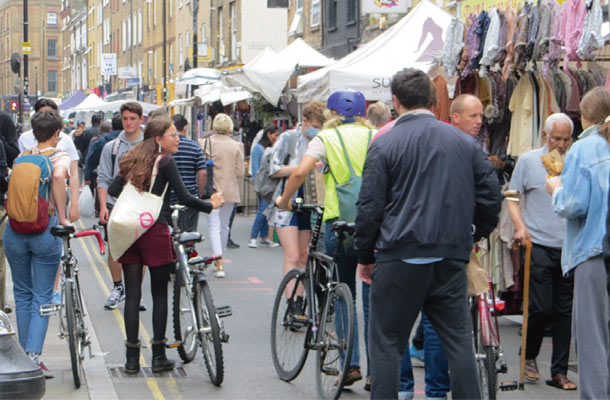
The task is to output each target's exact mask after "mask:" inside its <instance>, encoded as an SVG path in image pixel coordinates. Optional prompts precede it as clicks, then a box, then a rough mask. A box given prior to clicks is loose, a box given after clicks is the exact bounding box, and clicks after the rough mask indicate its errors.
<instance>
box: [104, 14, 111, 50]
mask: <svg viewBox="0 0 610 400" xmlns="http://www.w3.org/2000/svg"><path fill="white" fill-rule="evenodd" d="M108 43H110V18H106V19H105V20H104V44H108Z"/></svg>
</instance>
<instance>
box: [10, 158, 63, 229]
mask: <svg viewBox="0 0 610 400" xmlns="http://www.w3.org/2000/svg"><path fill="white" fill-rule="evenodd" d="M56 153H57V150H55V149H50V150H47V151H45V152H43V153H38V154H32V151H31V150H27V151H25V152H24V153H23V154H22V155H20V156H19V157H17V158H16V159H15V161H14V163H13V170H12V172H11V175H10V178H9V183H8V194H7V199H6V213H7V214H8V218H9V223H10V224H11V228H12V229H13V230H14V231H15V232H17V233H41V232H44V230H45V229H46V228H47V226H49V215H52V214H53V210H52V209H51V208H50V207H49V198H50V194H51V181H52V179H53V164H52V163H51V159H50V157H51V156H53V155H54V154H56Z"/></svg>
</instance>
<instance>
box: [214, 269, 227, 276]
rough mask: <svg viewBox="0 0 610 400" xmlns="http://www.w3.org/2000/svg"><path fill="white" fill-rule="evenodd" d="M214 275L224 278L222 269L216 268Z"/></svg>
mask: <svg viewBox="0 0 610 400" xmlns="http://www.w3.org/2000/svg"><path fill="white" fill-rule="evenodd" d="M214 276H215V277H216V278H224V277H225V270H224V269H217V270H216V272H214Z"/></svg>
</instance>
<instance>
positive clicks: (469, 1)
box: [459, 0, 525, 21]
mask: <svg viewBox="0 0 610 400" xmlns="http://www.w3.org/2000/svg"><path fill="white" fill-rule="evenodd" d="M459 4H460V19H461V20H462V21H466V20H467V19H468V16H469V15H470V14H475V15H479V14H480V13H481V11H483V10H491V9H492V8H497V9H498V10H506V9H508V8H512V9H513V10H515V11H517V10H518V9H520V8H521V7H522V6H523V4H525V0H465V1H462V2H460V3H459Z"/></svg>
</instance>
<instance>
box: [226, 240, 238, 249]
mask: <svg viewBox="0 0 610 400" xmlns="http://www.w3.org/2000/svg"><path fill="white" fill-rule="evenodd" d="M227 247H228V248H230V249H239V245H238V244H237V243H235V242H234V241H232V240H231V239H229V241H228V242H227Z"/></svg>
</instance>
